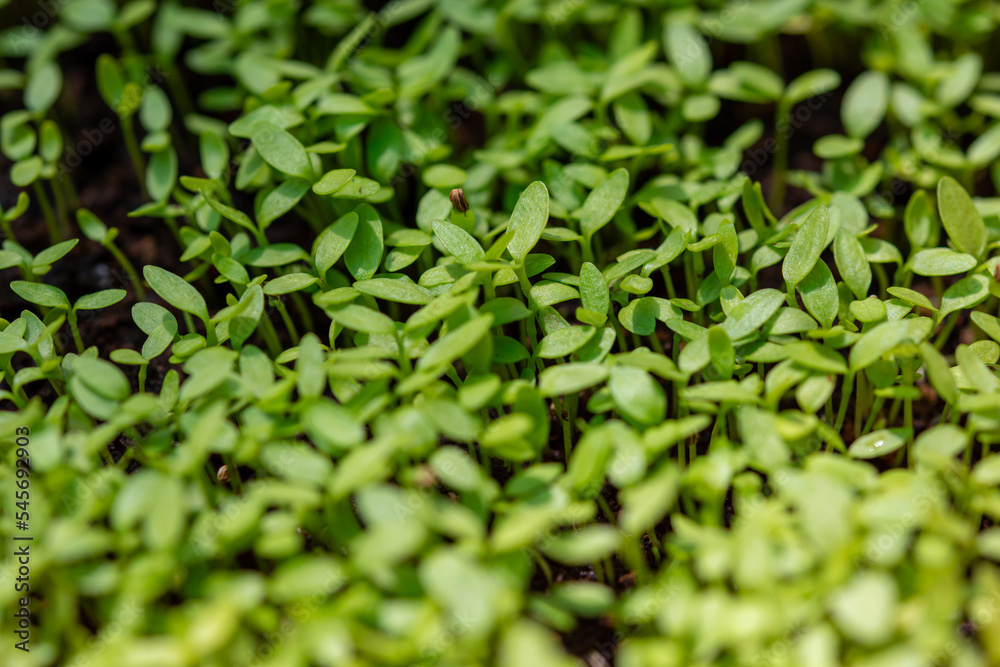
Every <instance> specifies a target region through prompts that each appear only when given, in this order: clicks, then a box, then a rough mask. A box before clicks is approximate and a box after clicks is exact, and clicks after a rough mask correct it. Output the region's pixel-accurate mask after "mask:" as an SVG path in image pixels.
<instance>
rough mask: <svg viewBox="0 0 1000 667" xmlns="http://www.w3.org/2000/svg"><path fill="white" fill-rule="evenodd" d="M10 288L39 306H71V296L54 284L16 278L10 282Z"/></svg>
mask: <svg viewBox="0 0 1000 667" xmlns="http://www.w3.org/2000/svg"><path fill="white" fill-rule="evenodd" d="M10 289H11V290H12V291H13V292H14V293H15V294H17V295H18V296H19V297H21V298H22V299H24V300H25V301H30V302H31V303H33V304H36V305H38V306H44V307H46V308H56V307H59V306H65V307H66V308H69V298H68V297H67V296H66V293H65V292H63V291H62V290H61V289H59V288H58V287H55V286H53V285H46V284H45V283H32V282H28V281H26V280H15V281H13V282H11V283H10Z"/></svg>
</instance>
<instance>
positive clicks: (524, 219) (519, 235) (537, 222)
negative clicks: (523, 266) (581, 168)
mask: <svg viewBox="0 0 1000 667" xmlns="http://www.w3.org/2000/svg"><path fill="white" fill-rule="evenodd" d="M548 220H549V191H548V188H546V187H545V184H544V183H542V182H541V181H535V182H534V183H532V184H531V185H529V186H528V187H527V188H526V189H525V190H524V192H522V193H521V196H520V197H519V198H518V200H517V204H516V205H515V206H514V211H513V213H511V216H510V223H509V224H508V226H507V228H508V229H509V230H511V231H513V232H514V237H513V238H512V239H511V240H510V242H509V243H508V244H507V251H508V252H509V253H510V255H511V257H513V258H514V260H515V261H516V262H518V263H523V262H524V259H525V257H527V256H528V253H529V252H531V249H532V248H534V247H535V244H536V243H538V239H539V238H541V236H542V230H543V229H545V225H546V224H547V223H548Z"/></svg>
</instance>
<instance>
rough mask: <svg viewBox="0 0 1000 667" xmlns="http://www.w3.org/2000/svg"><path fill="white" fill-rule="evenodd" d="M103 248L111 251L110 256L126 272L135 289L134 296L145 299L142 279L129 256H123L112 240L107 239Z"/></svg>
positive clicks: (141, 299) (140, 299)
mask: <svg viewBox="0 0 1000 667" xmlns="http://www.w3.org/2000/svg"><path fill="white" fill-rule="evenodd" d="M104 247H105V248H107V249H108V252H110V253H111V256H112V257H114V258H115V261H116V262H118V264H119V266H121V267H122V268H123V269H124V270H125V273H126V274H128V279H129V282H130V283H132V288H133V289H134V290H135V296H136V298H137V299H139V301H145V300H146V288H145V287H143V286H142V281H141V280H140V279H139V274H138V273H137V272H136V270H135V266H133V265H132V262H130V261H129V258H128V257H126V256H125V253H123V252H122V251H121V249H120V248H119V247H118V246H117V245H115V243H114V241H109V242H108V243H106V244H105V246H104Z"/></svg>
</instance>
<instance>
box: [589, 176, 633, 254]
mask: <svg viewBox="0 0 1000 667" xmlns="http://www.w3.org/2000/svg"><path fill="white" fill-rule="evenodd" d="M628 184H629V174H628V170H627V169H615V170H614V171H613V172H611V173H610V174H608V176H607V178H605V179H604V180H603V181H601V183H600V185H598V186H597V187H596V188H594V190H593V191H592V192H591V193H590V194H589V195H588V196H587V199H586V201H584V203H583V211H582V212H581V214H580V231H581V232H582V233H583V236H584V237H585V238H586V239H587V241H588V242H589V241H590V238H591V237H592V236H593V235H594V233H595V232H597V230H599V229H600V228H601V227H603V226H604V225H606V224H608V221H609V220H611V218H613V217H614V215H615V213H616V212H617V211H618V209H619V207H621V205H622V203H623V202H624V201H625V195H627V194H628Z"/></svg>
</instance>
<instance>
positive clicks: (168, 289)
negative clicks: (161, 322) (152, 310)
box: [142, 264, 208, 320]
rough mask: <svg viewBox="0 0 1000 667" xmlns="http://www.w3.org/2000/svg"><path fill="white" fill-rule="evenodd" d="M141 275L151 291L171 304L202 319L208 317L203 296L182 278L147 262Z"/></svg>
mask: <svg viewBox="0 0 1000 667" xmlns="http://www.w3.org/2000/svg"><path fill="white" fill-rule="evenodd" d="M142 275H143V276H144V277H145V278H146V282H148V283H149V286H150V287H152V288H153V291H154V292H156V293H157V294H159V295H160V298H162V299H163V300H164V301H166V302H167V303H169V304H170V305H171V306H173V307H174V308H177V309H178V310H182V311H184V312H186V313H191V314H192V315H196V316H198V317H200V318H201V319H203V320H207V319H208V306H207V305H206V304H205V299H204V297H202V295H201V294H200V293H199V292H198V290H197V289H195V287H194V286H193V285H191V284H190V283H188V282H187V281H185V280H184V279H183V278H181V277H180V276H178V275H176V274H173V273H171V272H170V271H167V270H166V269H161V268H160V267H158V266H152V265H148V264H147V265H146V266H144V267H143V269H142Z"/></svg>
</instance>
